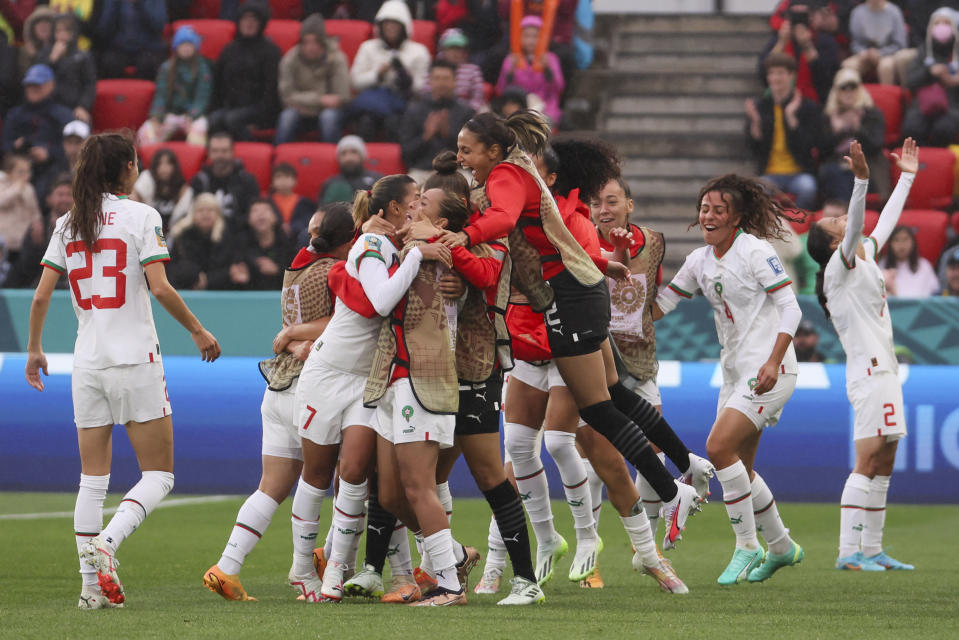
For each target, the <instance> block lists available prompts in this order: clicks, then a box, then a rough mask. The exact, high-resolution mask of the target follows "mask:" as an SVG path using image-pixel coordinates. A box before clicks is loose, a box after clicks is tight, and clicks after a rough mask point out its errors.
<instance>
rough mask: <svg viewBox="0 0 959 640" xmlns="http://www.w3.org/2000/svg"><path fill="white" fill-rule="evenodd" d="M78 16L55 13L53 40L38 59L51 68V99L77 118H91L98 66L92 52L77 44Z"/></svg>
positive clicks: (85, 119) (88, 119) (87, 119)
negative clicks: (56, 14)
mask: <svg viewBox="0 0 959 640" xmlns="http://www.w3.org/2000/svg"><path fill="white" fill-rule="evenodd" d="M78 35H79V33H78V25H77V19H76V18H74V17H73V16H72V15H69V14H67V15H61V16H57V19H56V22H55V23H54V27H53V42H52V43H50V44H49V45H47V46H46V47H45V48H44V50H43V51H41V52H40V55H39V57H38V60H39V62H40V63H41V64H45V65H47V66H49V67H50V68H51V69H53V73H54V76H56V91H54V92H53V99H54V100H56V101H57V102H59V103H60V104H62V105H63V106H65V107H67V108H69V109H70V110H72V111H73V116H74V118H76V119H77V120H82V121H83V122H87V123H89V122H90V112H91V111H92V110H93V99H94V98H95V97H96V94H97V69H96V66H95V65H94V64H93V56H92V55H90V53H89V52H87V51H81V50H80V49H79V47H78V46H77V37H78Z"/></svg>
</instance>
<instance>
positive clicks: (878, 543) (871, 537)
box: [862, 476, 889, 558]
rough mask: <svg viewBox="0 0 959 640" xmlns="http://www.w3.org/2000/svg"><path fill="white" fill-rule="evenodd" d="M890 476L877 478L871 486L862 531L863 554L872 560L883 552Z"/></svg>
mask: <svg viewBox="0 0 959 640" xmlns="http://www.w3.org/2000/svg"><path fill="white" fill-rule="evenodd" d="M888 494H889V476H876V477H874V478H873V479H872V482H871V483H870V485H869V500H868V501H867V502H866V517H865V521H866V526H865V527H864V528H863V530H862V554H863V555H864V556H866V557H867V558H871V557H872V556H874V555H876V554H877V553H881V552H882V529H883V527H884V526H885V525H886V496H887V495H888Z"/></svg>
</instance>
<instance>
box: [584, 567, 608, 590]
mask: <svg viewBox="0 0 959 640" xmlns="http://www.w3.org/2000/svg"><path fill="white" fill-rule="evenodd" d="M605 586H606V583H605V582H603V576H601V575H599V565H598V564H597V565H596V567H595V568H594V569H593V572H592V573H591V574H589V575H588V576H586V577H585V578H584V579H582V580H580V581H579V588H580V589H602V588H603V587H605Z"/></svg>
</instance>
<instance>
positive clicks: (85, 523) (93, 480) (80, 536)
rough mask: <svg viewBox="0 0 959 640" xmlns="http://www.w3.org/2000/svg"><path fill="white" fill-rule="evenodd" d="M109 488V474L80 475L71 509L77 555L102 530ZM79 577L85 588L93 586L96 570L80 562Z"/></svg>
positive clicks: (95, 580)
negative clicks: (104, 506) (75, 501)
mask: <svg viewBox="0 0 959 640" xmlns="http://www.w3.org/2000/svg"><path fill="white" fill-rule="evenodd" d="M109 488H110V474H109V473H108V474H107V475H105V476H88V475H86V474H83V473H81V474H80V488H79V489H78V490H77V503H76V505H75V506H74V507H73V533H74V536H73V537H74V538H75V539H76V542H77V553H78V554H79V553H80V548H81V547H83V545H84V544H86V543H87V542H89V541H90V539H91V538H94V537H96V536H97V535H99V533H100V531H102V530H103V501H104V500H106V499H107V489H109ZM80 577H81V579H82V580H83V584H84V585H85V586H93V585H95V584H96V583H97V570H96V569H95V568H94V567H92V566H90V565H89V564H87V563H86V562H84V561H83V560H81V561H80Z"/></svg>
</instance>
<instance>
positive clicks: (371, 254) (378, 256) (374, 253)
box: [356, 249, 386, 270]
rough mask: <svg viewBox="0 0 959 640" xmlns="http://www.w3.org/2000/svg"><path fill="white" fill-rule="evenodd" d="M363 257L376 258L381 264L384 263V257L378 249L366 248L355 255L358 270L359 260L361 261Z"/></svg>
mask: <svg viewBox="0 0 959 640" xmlns="http://www.w3.org/2000/svg"><path fill="white" fill-rule="evenodd" d="M363 258H376V259H378V260H379V261H380V262H382V263H383V264H386V258H384V257H383V254H382V253H380V252H379V251H374V250H373V249H367V250H366V251H364V252H363V253H361V254H360V255H358V256H356V268H357V270H359V268H360V261H361V260H362V259H363Z"/></svg>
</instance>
